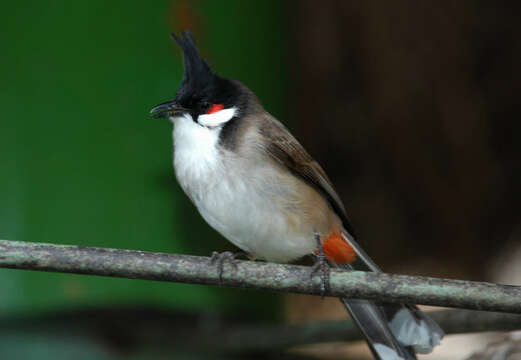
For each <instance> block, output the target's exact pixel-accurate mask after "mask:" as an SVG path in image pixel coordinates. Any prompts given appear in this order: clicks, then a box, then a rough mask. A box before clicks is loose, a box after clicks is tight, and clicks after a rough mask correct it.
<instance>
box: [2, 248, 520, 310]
mask: <svg viewBox="0 0 521 360" xmlns="http://www.w3.org/2000/svg"><path fill="white" fill-rule="evenodd" d="M0 267H4V268H12V269H27V270H41V271H53V272H64V273H76V274H90V275H102V276H114V277H123V278H131V279H145V280H159V281H171V282H182V283H194V284H206V285H218V284H219V272H218V269H217V267H216V266H215V265H213V264H212V263H211V261H210V258H208V257H199V256H187V255H174V254H164V253H150V252H144V251H132V250H120V249H104V248H94V247H81V246H65V245H52V244H43V243H29V242H20V241H7V240H0ZM310 271H311V269H310V267H306V266H296V265H281V264H273V263H264V262H254V261H236V262H235V263H234V265H233V266H230V264H225V266H224V273H223V277H222V285H224V286H232V287H239V288H254V289H258V290H274V291H283V292H294V293H301V294H312V295H320V278H319V277H315V278H314V279H313V281H310V279H309V276H310ZM325 295H326V296H345V297H351V298H359V299H373V300H379V301H382V302H405V303H413V304H424V305H434V306H447V307H458V308H465V309H474V310H487V311H501V312H512V313H521V287H518V286H508V285H497V284H491V283H485V282H475V281H463V280H451V279H437V278H429V277H420V276H405V275H390V274H377V273H371V272H362V271H341V270H336V269H333V270H332V271H331V275H330V288H329V290H328V291H327V293H326V294H325Z"/></svg>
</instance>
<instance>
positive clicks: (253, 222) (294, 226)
mask: <svg viewBox="0 0 521 360" xmlns="http://www.w3.org/2000/svg"><path fill="white" fill-rule="evenodd" d="M215 131H216V130H213V129H207V128H204V127H201V126H199V125H197V124H196V123H194V122H193V121H192V120H191V119H188V118H182V119H177V120H176V122H175V128H174V144H175V149H174V168H175V171H176V176H177V179H178V181H179V183H180V184H181V187H182V188H183V190H184V191H185V192H186V193H187V195H188V196H189V197H190V198H191V199H192V201H193V202H194V203H195V205H196V206H197V208H198V209H199V212H200V213H201V215H202V216H203V218H204V219H205V220H206V221H207V222H208V223H209V224H210V225H211V226H212V227H213V228H214V229H216V230H217V231H218V232H219V233H221V234H222V235H223V236H224V237H226V238H227V239H228V240H230V241H231V242H232V243H233V244H235V245H236V246H238V247H239V248H241V249H242V250H244V251H246V252H248V253H250V254H252V255H253V256H255V257H258V258H263V259H266V260H268V261H275V262H288V261H291V260H294V259H297V258H299V257H302V256H304V255H307V254H311V253H312V252H313V249H314V247H315V239H314V237H313V229H312V227H311V225H310V224H309V223H308V222H306V221H305V218H303V217H302V216H293V217H292V216H289V217H288V214H291V213H292V211H295V209H297V208H298V204H295V203H294V201H293V202H288V201H286V199H288V198H293V199H294V198H295V196H289V197H288V196H287V195H288V194H289V192H290V191H292V189H293V188H294V187H292V186H291V185H290V184H287V185H286V186H284V185H281V184H283V183H284V181H283V179H281V178H280V177H281V176H283V175H281V174H279V173H277V172H275V171H274V168H273V167H270V166H267V165H268V164H267V163H256V164H252V163H251V161H246V160H244V159H240V158H237V157H236V156H234V154H231V153H228V154H226V155H227V156H226V157H223V156H222V155H223V153H222V152H220V151H219V150H218V149H217V147H216V145H217V136H216V135H217V134H214V133H213V132H215ZM223 159H226V160H223ZM303 220H304V221H303ZM300 221H302V223H300Z"/></svg>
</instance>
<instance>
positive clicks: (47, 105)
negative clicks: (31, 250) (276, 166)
mask: <svg viewBox="0 0 521 360" xmlns="http://www.w3.org/2000/svg"><path fill="white" fill-rule="evenodd" d="M0 18H1V21H0V24H1V25H0V26H1V27H2V30H1V31H0V40H1V44H2V55H1V56H0V66H1V69H2V70H1V74H2V76H1V78H2V85H1V86H0V113H1V117H0V119H1V120H0V134H1V141H0V165H1V169H2V175H1V176H0V238H2V239H8V240H23V241H36V242H49V243H59V244H76V245H84V246H98V247H111V248H126V249H142V250H148V251H163V252H173V253H189V254H195V255H209V254H210V253H211V251H212V250H219V251H222V250H226V249H230V246H229V245H228V244H227V243H226V242H225V241H224V240H223V239H222V238H219V236H218V235H217V234H216V233H215V232H214V231H213V230H211V229H210V228H209V227H208V226H207V225H206V224H205V223H204V222H203V220H202V219H201V218H200V216H199V215H198V214H197V213H196V210H195V208H194V207H193V206H192V205H191V204H190V203H189V201H188V200H187V198H186V197H185V195H184V194H183V193H182V191H181V190H180V188H179V186H178V185H177V183H176V182H175V178H174V175H173V170H172V165H171V160H172V151H171V149H172V140H171V131H172V129H171V126H172V125H171V124H170V123H169V122H168V121H164V120H152V119H150V117H149V114H148V112H149V110H150V108H151V107H152V106H154V105H156V104H157V103H160V102H163V101H165V100H168V99H169V98H171V97H173V95H174V93H175V91H176V89H177V86H178V84H179V82H180V80H181V77H182V59H181V55H180V52H179V49H177V47H175V46H174V45H173V44H172V42H171V39H170V38H169V36H168V34H169V32H171V31H180V30H181V29H182V28H183V27H187V26H188V27H190V28H192V30H193V31H194V33H195V35H196V38H197V41H198V43H199V45H200V48H201V52H202V53H203V55H204V56H205V57H207V58H208V60H209V62H210V63H211V65H212V66H213V68H214V69H215V70H216V71H217V72H218V73H220V74H221V75H223V76H227V77H231V78H235V79H239V80H241V81H243V82H244V83H245V84H246V85H248V86H249V87H250V88H252V90H253V91H255V92H256V93H257V94H258V95H259V97H260V98H261V99H262V100H263V102H264V104H265V106H266V107H267V109H268V110H269V111H271V112H272V113H274V114H275V115H277V116H283V113H284V111H285V110H284V108H283V104H284V93H285V89H284V87H283V84H284V82H285V81H284V76H285V75H284V74H285V68H284V66H285V63H286V54H285V52H284V49H285V48H286V44H285V40H286V39H285V38H284V36H283V35H282V34H283V33H284V29H283V28H282V24H283V23H284V21H282V18H283V10H282V9H281V7H280V5H279V3H278V1H259V2H253V1H224V2H223V1H173V2H172V1H153V2H144V1H128V0H127V1H101V0H94V1H85V2H79V1H19V2H4V3H3V4H2V11H1V15H0ZM0 287H1V288H2V291H0V314H13V313H27V312H39V311H43V310H57V309H64V308H70V307H77V306H83V305H89V306H92V305H97V304H145V305H158V306H164V307H174V308H177V309H190V310H197V309H206V310H208V309H213V310H215V311H228V310H231V309H234V310H236V309H237V307H238V306H239V307H241V309H243V310H244V311H249V312H258V311H259V310H262V311H264V310H267V309H269V308H272V307H273V306H275V304H276V303H275V299H276V297H275V295H273V294H261V293H254V292H244V291H237V290H229V289H219V288H211V287H204V286H194V285H178V284H164V283H154V282H149V281H136V280H123V279H110V278H100V277H90V276H79V275H65V274H52V273H37V272H28V271H16V270H5V269H4V270H0Z"/></svg>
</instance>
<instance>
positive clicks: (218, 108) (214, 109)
mask: <svg viewBox="0 0 521 360" xmlns="http://www.w3.org/2000/svg"><path fill="white" fill-rule="evenodd" d="M222 109H224V105H223V104H212V105H210V106H209V107H208V110H206V113H207V114H213V113H216V112H217V111H221V110H222Z"/></svg>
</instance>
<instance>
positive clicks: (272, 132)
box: [259, 117, 355, 237]
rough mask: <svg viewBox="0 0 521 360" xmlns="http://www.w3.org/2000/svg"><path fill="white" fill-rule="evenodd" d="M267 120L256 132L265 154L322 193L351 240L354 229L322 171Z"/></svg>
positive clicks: (281, 129) (285, 132) (280, 127)
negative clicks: (263, 145) (264, 145)
mask: <svg viewBox="0 0 521 360" xmlns="http://www.w3.org/2000/svg"><path fill="white" fill-rule="evenodd" d="M266 120H267V121H265V122H263V124H262V125H261V126H260V128H259V132H260V135H261V136H263V137H264V138H265V140H266V142H265V143H266V144H267V146H266V151H267V153H268V154H269V155H270V156H271V157H272V158H273V159H274V160H275V161H277V162H279V163H281V164H283V165H284V166H285V167H286V168H288V170H290V171H291V172H292V173H293V174H294V175H296V176H298V177H300V178H301V179H303V180H304V181H306V182H307V183H308V184H309V185H311V186H312V187H313V188H315V189H316V190H317V191H318V192H319V193H321V194H322V195H323V196H324V197H325V198H326V199H327V201H328V203H329V204H330V206H331V207H332V208H333V210H334V211H335V213H336V214H337V215H338V216H339V217H340V219H341V220H342V223H343V225H344V228H345V230H347V231H348V232H349V234H350V235H351V236H353V237H354V236H355V234H354V231H353V227H352V226H351V223H350V221H349V218H348V217H347V214H346V211H345V208H344V204H343V203H342V200H340V197H339V196H338V194H337V193H336V191H335V189H334V188H333V184H332V183H331V181H330V180H329V178H328V177H327V175H326V173H325V172H324V170H323V169H322V167H321V166H320V165H319V164H318V163H317V162H316V161H315V160H314V159H313V158H312V157H311V156H310V155H309V154H308V153H307V152H306V150H304V148H303V147H302V145H300V143H299V142H298V141H297V139H295V138H294V137H293V135H291V134H290V132H289V131H288V130H287V129H286V128H285V127H284V125H282V124H281V123H280V122H279V121H277V120H276V119H274V118H272V117H268V118H267V119H266Z"/></svg>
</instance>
